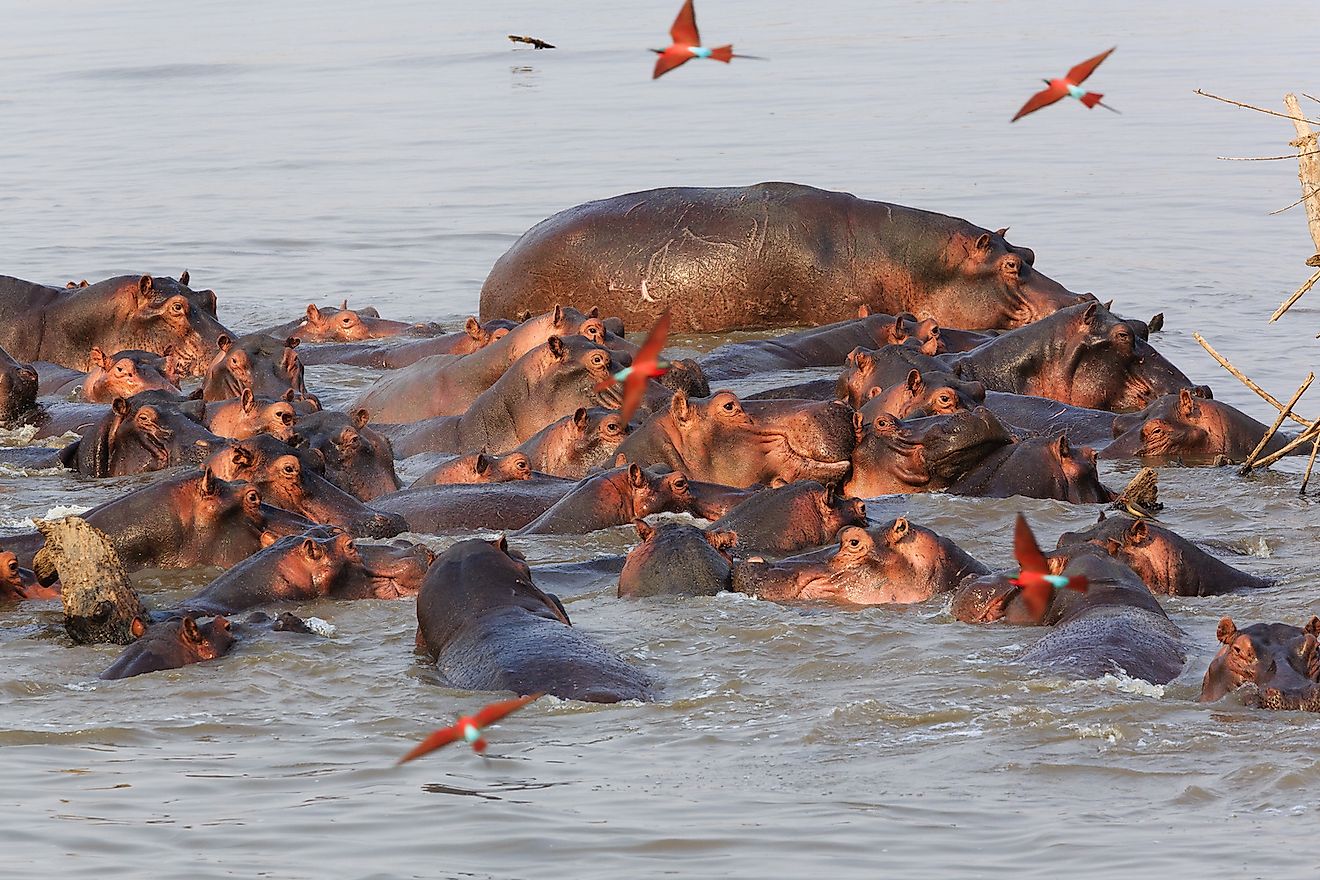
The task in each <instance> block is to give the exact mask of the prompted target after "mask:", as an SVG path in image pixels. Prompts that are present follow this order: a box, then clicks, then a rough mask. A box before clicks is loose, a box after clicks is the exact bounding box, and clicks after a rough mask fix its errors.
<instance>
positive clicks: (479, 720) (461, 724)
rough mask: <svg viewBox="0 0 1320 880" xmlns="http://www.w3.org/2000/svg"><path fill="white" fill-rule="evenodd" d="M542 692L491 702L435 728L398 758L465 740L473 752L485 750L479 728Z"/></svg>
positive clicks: (407, 759)
mask: <svg viewBox="0 0 1320 880" xmlns="http://www.w3.org/2000/svg"><path fill="white" fill-rule="evenodd" d="M542 696H544V694H528V695H527V696H525V697H518V698H517V699H516V700H504V701H503V702H500V703H491V704H490V705H489V706H487V707H486V708H484V709H482V710H481V711H480V712H477V713H476V714H475V715H471V716H466V715H465V716H463V717H462V718H460V719H458V720H457V721H455V722H454V723H453V724H452V725H450V726H449V727H445V728H442V729H441V730H437V731H436V732H435V733H433V734H431V735H430V736H428V737H427V738H426V739H424V740H422V741H421V742H420V743H418V744H417V748H415V749H413V750H412V751H411V752H409V753H408V754H406V755H404V756H403V757H402V758H400V759H399V763H400V764H402V763H404V762H405V761H411V760H412V759H413V758H420V757H421V756H422V755H425V754H426V753H427V752H433V751H435V750H436V749H438V748H440V747H442V746H447V745H449V744H450V743H454V742H459V741H460V740H461V741H462V742H466V743H468V744H469V745H471V746H472V751H474V752H484V751H486V740H485V739H483V738H482V736H481V728H483V727H489V726H490V725H492V724H494V723H495V722H496V721H499V720H500V719H501V718H503V717H504V716H505V715H508V714H509V713H510V712H513V711H514V710H516V709H521V708H522V707H523V706H526V705H527V704H528V703H530V702H531V701H532V700H536V699H540V698H541V697H542Z"/></svg>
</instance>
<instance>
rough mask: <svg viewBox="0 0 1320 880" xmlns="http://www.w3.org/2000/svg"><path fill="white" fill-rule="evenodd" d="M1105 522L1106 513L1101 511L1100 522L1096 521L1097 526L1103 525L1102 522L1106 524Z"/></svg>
mask: <svg viewBox="0 0 1320 880" xmlns="http://www.w3.org/2000/svg"><path fill="white" fill-rule="evenodd" d="M1104 521H1105V512H1104V511H1103V510H1102V511H1100V518H1099V519H1098V520H1096V524H1097V525H1099V524H1100V523H1102V522H1104Z"/></svg>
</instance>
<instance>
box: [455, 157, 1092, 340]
mask: <svg viewBox="0 0 1320 880" xmlns="http://www.w3.org/2000/svg"><path fill="white" fill-rule="evenodd" d="M1034 259H1035V257H1034V255H1033V254H1032V253H1031V252H1030V251H1029V250H1027V249H1025V248H1013V247H1012V246H1010V245H1008V244H1007V243H1006V242H1005V241H1004V239H1003V235H1002V234H1001V233H991V232H990V231H988V230H985V229H981V228H980V227H977V226H974V225H972V224H971V223H968V222H967V221H965V220H959V219H957V218H953V217H947V216H944V215H942V214H934V213H930V212H927V211H918V210H914V209H912V208H904V207H902V206H899V205H890V204H886V203H883V202H871V201H867V200H864V199H859V198H857V197H856V196H853V195H850V194H848V193H838V192H830V191H827V190H820V189H815V188H813V187H808V186H801V185H798V184H791V183H761V184H756V185H754V186H749V187H721V188H700V187H675V188H667V189H656V190H648V191H645V192H639V193H630V194H627V195H621V196H616V197H614V198H610V199H604V200H602V201H597V202H588V203H587V204H584V205H579V206H577V207H575V208H570V209H568V210H566V211H561V212H560V213H558V214H555V215H554V216H553V217H550V218H549V219H547V220H544V221H542V222H541V223H538V224H537V225H536V226H534V227H532V228H531V229H530V230H528V231H527V232H526V233H525V234H524V235H523V236H522V237H521V238H520V239H519V240H518V241H517V242H515V243H514V245H513V247H512V248H510V249H509V251H508V252H507V253H506V254H504V256H502V257H501V258H500V259H499V260H498V261H497V262H496V264H495V266H494V268H493V269H492V270H491V273H490V275H489V276H488V277H487V278H486V283H485V285H484V286H483V287H482V291H481V315H482V318H483V320H484V319H487V318H491V317H506V316H511V315H514V314H516V313H518V312H520V311H522V310H525V309H530V310H532V311H542V310H544V309H545V308H546V307H547V306H548V305H552V304H554V303H556V302H563V303H573V304H577V305H581V306H590V305H599V306H600V307H601V308H602V309H603V311H604V312H605V313H606V314H611V315H618V316H619V317H621V318H623V320H624V322H625V324H627V325H628V326H637V327H645V326H648V325H650V324H651V323H653V322H654V321H655V319H656V317H657V316H658V315H659V314H660V312H661V311H662V310H664V309H666V308H667V309H670V310H671V312H672V313H673V320H674V323H675V326H677V327H681V328H684V329H690V330H705V331H718V330H729V329H734V328H756V327H783V326H786V325H795V324H825V323H830V322H833V321H839V320H842V319H844V318H848V317H851V316H853V315H855V314H856V313H857V309H858V307H859V306H861V305H866V306H867V307H868V308H870V309H871V310H872V311H875V312H885V313H888V314H897V313H899V312H904V311H907V312H913V313H915V314H916V315H917V316H918V317H923V318H924V317H933V318H934V319H935V320H936V321H938V322H939V323H940V324H942V325H945V326H953V327H1011V326H1018V325H1019V324H1022V323H1026V322H1028V321H1030V320H1034V319H1035V318H1038V317H1040V316H1042V315H1043V314H1049V313H1050V312H1052V311H1054V310H1055V309H1057V308H1059V307H1061V306H1063V305H1067V304H1071V303H1072V302H1076V301H1077V298H1076V297H1075V296H1074V295H1073V294H1070V293H1068V292H1067V291H1066V290H1065V289H1064V288H1063V287H1061V286H1060V285H1058V284H1056V283H1055V282H1053V281H1050V280H1049V279H1048V278H1045V277H1044V276H1042V275H1039V273H1034V271H1033V270H1032V268H1031V263H1032V262H1033V261H1034ZM1004 261H1007V263H1005V262H1004ZM1008 264H1011V266H1009V265H1008ZM1008 268H1011V269H1012V273H1011V277H1012V282H1011V284H1010V285H1009V287H1011V288H1012V289H1011V290H1009V289H1005V284H1006V282H1004V280H1003V279H1004V278H1005V277H1008V276H1006V275H1005V272H1006V271H1007V269H1008ZM1018 288H1021V289H1022V291H1025V292H1026V293H1027V294H1030V295H1029V296H1028V297H1027V298H1028V299H1031V300H1032V302H1031V303H1030V304H1029V305H1030V307H1027V305H1024V304H1023V303H1022V302H1018V301H1017V300H1018V299H1020V297H1019V296H1018V293H1019V292H1020V291H1018Z"/></svg>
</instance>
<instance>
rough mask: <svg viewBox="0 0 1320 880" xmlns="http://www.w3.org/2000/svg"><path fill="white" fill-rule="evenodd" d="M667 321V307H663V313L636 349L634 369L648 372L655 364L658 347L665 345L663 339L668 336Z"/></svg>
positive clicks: (668, 318) (668, 315) (658, 356)
mask: <svg viewBox="0 0 1320 880" xmlns="http://www.w3.org/2000/svg"><path fill="white" fill-rule="evenodd" d="M669 322H670V314H669V309H665V313H664V314H663V315H661V316H660V318H659V320H657V321H656V322H655V326H654V327H652V328H651V332H650V333H648V334H646V339H645V340H643V341H642V347H641V348H639V349H637V356H636V357H634V358H633V369H634V370H638V369H640V370H641V371H642V372H650V370H651V369H652V368H653V367H654V366H655V362H656V361H657V360H659V359H660V349H662V348H664V347H665V340H666V339H668V338H669Z"/></svg>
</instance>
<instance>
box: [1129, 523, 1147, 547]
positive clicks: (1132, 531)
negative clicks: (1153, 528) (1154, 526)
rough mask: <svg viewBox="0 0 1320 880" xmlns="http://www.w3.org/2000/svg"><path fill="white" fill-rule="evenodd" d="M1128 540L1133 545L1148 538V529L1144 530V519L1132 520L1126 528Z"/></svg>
mask: <svg viewBox="0 0 1320 880" xmlns="http://www.w3.org/2000/svg"><path fill="white" fill-rule="evenodd" d="M1127 533H1128V540H1130V541H1132V543H1134V544H1140V543H1141V542H1142V541H1145V540H1146V539H1147V538H1148V537H1150V529H1148V528H1146V521H1145V520H1144V519H1134V520H1133V521H1132V525H1130V526H1128V532H1127Z"/></svg>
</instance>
